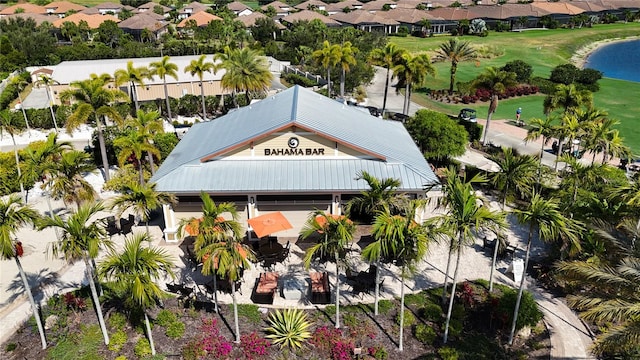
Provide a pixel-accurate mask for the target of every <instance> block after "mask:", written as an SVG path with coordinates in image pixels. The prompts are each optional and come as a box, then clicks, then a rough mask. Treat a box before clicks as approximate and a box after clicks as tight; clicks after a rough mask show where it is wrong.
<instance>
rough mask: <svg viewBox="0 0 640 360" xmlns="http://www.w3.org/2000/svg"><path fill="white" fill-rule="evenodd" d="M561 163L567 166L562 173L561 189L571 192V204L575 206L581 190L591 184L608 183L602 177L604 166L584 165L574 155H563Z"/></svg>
mask: <svg viewBox="0 0 640 360" xmlns="http://www.w3.org/2000/svg"><path fill="white" fill-rule="evenodd" d="M560 161H562V162H564V163H565V164H567V166H566V167H565V168H564V170H563V171H562V180H561V182H560V188H561V189H563V190H569V191H570V193H571V202H572V203H574V204H575V202H576V201H577V200H578V190H579V189H581V188H584V187H586V186H588V185H589V184H596V183H603V182H604V181H606V179H605V178H604V177H603V176H601V175H603V172H602V170H603V165H601V164H591V165H584V164H583V163H581V162H580V161H579V160H578V159H576V158H575V157H574V156H573V155H569V154H564V155H562V156H561V157H560Z"/></svg>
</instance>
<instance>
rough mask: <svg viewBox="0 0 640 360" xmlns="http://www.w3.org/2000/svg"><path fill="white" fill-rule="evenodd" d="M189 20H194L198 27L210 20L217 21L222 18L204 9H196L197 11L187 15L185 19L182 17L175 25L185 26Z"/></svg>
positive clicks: (205, 24)
mask: <svg viewBox="0 0 640 360" xmlns="http://www.w3.org/2000/svg"><path fill="white" fill-rule="evenodd" d="M190 20H195V22H196V24H197V25H198V27H200V26H207V25H208V24H209V23H210V22H212V21H217V20H222V19H221V18H219V17H217V16H215V15H213V14H209V13H208V12H206V11H198V12H197V13H195V14H193V15H191V16H189V17H188V18H186V19H183V20H182V21H180V23H179V24H178V25H177V26H178V27H179V28H182V27H185V26H187V22H188V21H190Z"/></svg>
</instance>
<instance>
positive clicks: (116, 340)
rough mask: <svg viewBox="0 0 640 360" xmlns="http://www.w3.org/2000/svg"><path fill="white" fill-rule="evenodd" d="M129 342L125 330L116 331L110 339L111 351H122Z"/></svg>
mask: <svg viewBox="0 0 640 360" xmlns="http://www.w3.org/2000/svg"><path fill="white" fill-rule="evenodd" d="M127 340H128V337H127V333H126V332H124V331H123V330H118V331H116V332H115V333H113V334H111V336H110V337H109V346H108V347H109V350H111V351H113V352H118V351H120V350H122V347H123V346H124V344H126V342H127Z"/></svg>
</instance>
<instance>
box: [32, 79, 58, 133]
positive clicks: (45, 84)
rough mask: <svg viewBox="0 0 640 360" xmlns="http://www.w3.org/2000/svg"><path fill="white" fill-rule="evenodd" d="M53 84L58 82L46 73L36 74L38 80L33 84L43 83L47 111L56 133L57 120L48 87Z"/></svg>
mask: <svg viewBox="0 0 640 360" xmlns="http://www.w3.org/2000/svg"><path fill="white" fill-rule="evenodd" d="M53 84H58V82H57V81H56V80H53V78H51V76H49V75H47V74H40V75H39V76H38V80H37V81H36V83H35V85H36V86H38V87H39V86H40V85H44V88H45V90H46V92H47V102H48V103H49V111H51V119H52V120H53V127H54V128H55V129H56V134H57V133H58V122H57V121H56V114H55V112H54V111H53V100H51V92H50V91H51V90H50V87H51V85H53Z"/></svg>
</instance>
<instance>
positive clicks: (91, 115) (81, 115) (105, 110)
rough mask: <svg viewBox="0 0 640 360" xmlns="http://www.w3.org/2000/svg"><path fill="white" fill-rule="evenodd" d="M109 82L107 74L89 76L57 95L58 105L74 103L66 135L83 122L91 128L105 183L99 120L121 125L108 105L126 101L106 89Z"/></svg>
mask: <svg viewBox="0 0 640 360" xmlns="http://www.w3.org/2000/svg"><path fill="white" fill-rule="evenodd" d="M111 80H112V79H111V76H110V75H108V74H102V75H100V76H97V75H95V74H92V75H91V78H90V79H87V80H82V81H74V82H72V83H71V85H70V88H69V89H67V90H64V91H63V92H62V93H61V94H60V99H61V100H62V101H70V100H73V101H75V102H76V103H77V105H76V107H75V109H74V110H73V113H72V114H71V115H70V116H69V117H68V118H67V122H66V124H65V126H66V128H67V132H68V133H71V132H72V131H73V130H75V129H77V128H78V127H79V126H80V124H84V123H86V122H91V123H93V124H95V126H96V130H97V132H98V143H99V144H100V154H101V156H102V166H103V167H104V177H105V181H109V160H108V159H107V148H106V145H105V141H104V133H103V128H102V126H103V120H102V118H104V117H108V118H109V119H111V120H112V121H114V122H116V123H117V124H122V122H123V120H122V117H121V116H120V114H119V113H118V111H116V109H115V108H114V107H112V105H113V103H115V102H116V101H120V100H122V101H126V100H127V94H125V93H124V92H123V91H121V90H119V89H110V88H108V87H107V84H109V83H110V82H111Z"/></svg>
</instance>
